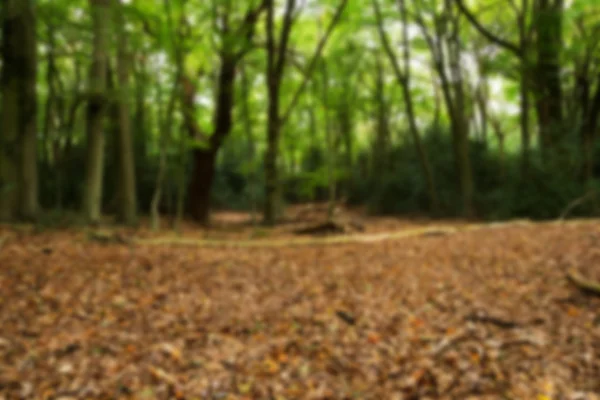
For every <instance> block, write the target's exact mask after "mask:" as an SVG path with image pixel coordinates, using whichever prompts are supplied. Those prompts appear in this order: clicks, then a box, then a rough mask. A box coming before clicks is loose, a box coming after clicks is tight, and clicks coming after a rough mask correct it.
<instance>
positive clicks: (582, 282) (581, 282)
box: [567, 270, 600, 296]
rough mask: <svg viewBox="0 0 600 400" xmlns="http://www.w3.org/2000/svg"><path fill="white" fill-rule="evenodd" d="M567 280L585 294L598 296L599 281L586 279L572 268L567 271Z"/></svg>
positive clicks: (599, 293)
mask: <svg viewBox="0 0 600 400" xmlns="http://www.w3.org/2000/svg"><path fill="white" fill-rule="evenodd" d="M567 280H568V281H569V282H570V283H572V284H573V285H575V287H577V288H578V289H579V290H581V291H583V292H585V293H587V294H591V295H595V296H600V282H596V281H592V280H589V279H586V278H584V277H582V276H581V275H579V274H578V273H577V272H575V271H574V270H571V271H569V272H567Z"/></svg>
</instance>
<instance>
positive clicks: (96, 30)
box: [83, 0, 110, 223]
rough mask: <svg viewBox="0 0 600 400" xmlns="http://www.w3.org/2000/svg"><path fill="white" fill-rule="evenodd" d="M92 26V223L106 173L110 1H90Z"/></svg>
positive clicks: (86, 202) (87, 209)
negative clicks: (105, 119)
mask: <svg viewBox="0 0 600 400" xmlns="http://www.w3.org/2000/svg"><path fill="white" fill-rule="evenodd" d="M90 9H91V13H92V28H93V47H92V67H91V71H90V91H91V96H90V99H89V101H88V105H87V117H86V131H87V164H86V180H85V189H84V194H83V214H84V217H85V218H86V220H87V221H88V222H90V223H97V222H99V220H100V216H101V209H102V176H103V173H104V142H105V137H104V115H105V111H106V110H105V109H106V77H107V65H108V64H107V50H108V36H109V35H108V32H109V30H108V21H109V20H110V0H90Z"/></svg>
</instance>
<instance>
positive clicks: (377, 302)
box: [0, 213, 600, 400]
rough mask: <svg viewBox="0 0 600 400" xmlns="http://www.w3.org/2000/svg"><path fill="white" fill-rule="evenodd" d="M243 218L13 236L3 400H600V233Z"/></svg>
mask: <svg viewBox="0 0 600 400" xmlns="http://www.w3.org/2000/svg"><path fill="white" fill-rule="evenodd" d="M246 218H247V216H240V214H238V213H220V214H219V215H218V216H217V218H216V220H215V227H214V228H212V229H209V230H199V229H198V228H196V227H193V226H191V225H186V226H184V228H183V230H182V233H181V235H180V236H174V235H172V234H169V233H166V232H162V233H159V234H156V233H150V232H149V231H147V230H144V229H141V230H138V231H136V232H135V233H134V232H132V231H125V230H122V231H119V235H122V236H123V237H124V238H125V239H128V238H130V237H132V235H135V240H123V241H122V242H120V241H115V242H114V243H113V242H112V241H106V242H104V241H101V240H93V238H92V237H91V236H90V235H89V233H86V232H82V231H78V230H71V229H65V230H55V231H35V230H32V229H25V228H24V227H18V228H16V227H7V226H5V227H0V399H13V398H25V399H28V398H33V399H43V398H48V399H49V398H52V399H63V400H67V399H80V398H81V399H83V398H85V399H95V398H99V399H100V398H102V399H116V398H135V399H167V398H176V399H326V398H328V399H342V398H347V399H351V398H356V399H426V398H430V399H434V398H448V399H467V398H471V399H540V400H545V399H600V297H597V296H596V297H595V296H590V295H586V294H584V293H583V292H581V291H580V290H578V289H577V288H576V287H574V286H573V285H572V284H570V283H569V282H568V281H567V279H565V274H566V273H567V271H569V270H571V269H574V270H576V271H578V273H579V274H580V275H582V276H585V277H587V278H589V279H595V280H597V281H598V280H600V221H596V220H589V221H574V222H567V223H564V224H561V223H529V222H526V221H520V222H519V221H517V222H513V223H506V224H491V225H485V224H483V225H473V224H467V223H464V222H460V221H444V222H440V221H423V220H421V221H419V220H412V221H406V220H398V219H393V218H380V219H377V218H371V219H368V218H364V219H363V220H362V221H361V223H362V225H363V226H364V232H361V233H356V234H348V235H345V236H343V237H344V239H343V240H337V241H333V240H331V238H332V237H331V236H329V237H317V236H310V238H309V239H310V240H307V239H306V238H305V235H302V237H300V235H296V234H294V229H296V228H297V226H296V225H298V224H294V223H291V222H290V223H288V224H283V225H282V226H280V227H277V228H274V229H273V230H271V229H267V228H256V227H252V226H250V225H248V224H247V223H246V221H245V219H246ZM303 218H304V217H303ZM304 219H306V218H304ZM300 225H301V224H300ZM274 243H275V244H274Z"/></svg>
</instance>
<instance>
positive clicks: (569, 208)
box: [558, 190, 596, 221]
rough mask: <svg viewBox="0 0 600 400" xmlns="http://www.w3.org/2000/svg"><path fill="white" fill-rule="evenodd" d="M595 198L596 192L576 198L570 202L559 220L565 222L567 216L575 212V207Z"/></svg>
mask: <svg viewBox="0 0 600 400" xmlns="http://www.w3.org/2000/svg"><path fill="white" fill-rule="evenodd" d="M594 197H596V192H595V191H593V190H592V191H591V192H588V193H586V194H584V195H583V196H581V197H578V198H576V199H575V200H573V201H572V202H570V203H569V204H568V205H567V207H565V209H564V211H563V212H562V213H561V214H560V217H558V220H559V221H564V219H565V218H567V216H568V215H569V214H570V213H571V211H573V209H575V207H578V206H580V205H582V204H583V203H585V202H586V201H588V200H590V199H593V198H594Z"/></svg>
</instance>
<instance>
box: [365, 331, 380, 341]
mask: <svg viewBox="0 0 600 400" xmlns="http://www.w3.org/2000/svg"><path fill="white" fill-rule="evenodd" d="M367 341H368V342H369V343H371V344H377V343H379V342H380V341H381V336H379V334H378V333H377V332H369V334H368V336H367Z"/></svg>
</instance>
